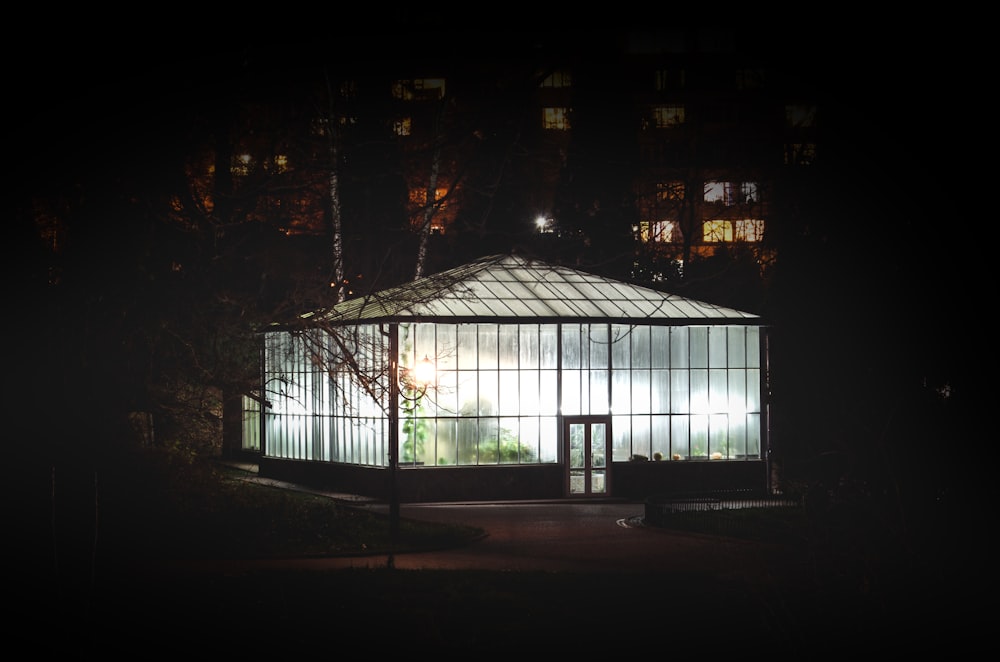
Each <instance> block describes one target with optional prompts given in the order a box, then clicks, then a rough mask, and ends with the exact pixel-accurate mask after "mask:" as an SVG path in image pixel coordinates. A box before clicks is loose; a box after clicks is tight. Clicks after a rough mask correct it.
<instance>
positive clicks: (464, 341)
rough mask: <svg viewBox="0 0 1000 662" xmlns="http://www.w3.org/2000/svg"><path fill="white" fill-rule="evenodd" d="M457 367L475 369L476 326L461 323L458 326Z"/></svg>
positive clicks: (476, 365) (476, 364) (477, 365)
mask: <svg viewBox="0 0 1000 662" xmlns="http://www.w3.org/2000/svg"><path fill="white" fill-rule="evenodd" d="M458 367H459V368H460V369H462V370H475V369H476V368H477V367H479V364H478V363H477V362H476V327H475V326H473V325H470V324H463V325H462V326H460V327H458Z"/></svg>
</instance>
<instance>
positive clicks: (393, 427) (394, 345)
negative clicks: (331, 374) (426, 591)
mask: <svg viewBox="0 0 1000 662" xmlns="http://www.w3.org/2000/svg"><path fill="white" fill-rule="evenodd" d="M388 413H389V449H388V458H387V459H388V461H389V560H388V566H389V567H390V568H392V567H395V565H396V561H395V552H396V540H397V538H398V536H399V489H398V486H397V485H396V469H397V467H398V465H399V458H398V457H397V455H398V453H399V325H398V324H396V323H395V322H394V323H392V324H390V325H389V412H388Z"/></svg>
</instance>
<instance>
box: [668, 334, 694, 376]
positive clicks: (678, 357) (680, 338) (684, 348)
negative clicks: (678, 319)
mask: <svg viewBox="0 0 1000 662" xmlns="http://www.w3.org/2000/svg"><path fill="white" fill-rule="evenodd" d="M688 335H689V334H688V330H687V327H683V326H676V327H673V326H672V327H670V367H671V368H686V367H688Z"/></svg>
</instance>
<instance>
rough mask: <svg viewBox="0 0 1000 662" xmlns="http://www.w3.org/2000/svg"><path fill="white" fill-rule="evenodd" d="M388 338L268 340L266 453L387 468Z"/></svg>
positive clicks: (289, 336) (370, 330)
mask: <svg viewBox="0 0 1000 662" xmlns="http://www.w3.org/2000/svg"><path fill="white" fill-rule="evenodd" d="M387 356H388V339H387V338H386V337H385V336H384V335H383V334H382V333H381V332H380V331H379V328H378V327H377V326H372V325H361V326H356V327H345V328H343V329H338V330H337V335H336V336H334V335H332V334H330V333H326V332H322V331H320V330H313V331H310V332H307V333H288V332H275V333H268V334H266V335H265V338H264V397H265V399H266V401H267V402H268V406H267V407H265V409H264V434H265V445H266V451H265V452H266V454H267V455H268V456H270V457H280V458H288V459H294V460H319V461H326V462H346V463H350V464H361V465H376V466H385V464H386V450H387V448H388V447H387V440H388V417H387V416H386V414H385V403H386V402H387V401H388V397H387V396H388V391H387V389H386V388H385V386H386V375H387V374H388V370H387V368H386V361H385V357H387Z"/></svg>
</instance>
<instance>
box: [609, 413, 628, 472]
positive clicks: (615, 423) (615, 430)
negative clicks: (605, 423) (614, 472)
mask: <svg viewBox="0 0 1000 662" xmlns="http://www.w3.org/2000/svg"><path fill="white" fill-rule="evenodd" d="M611 421H612V426H611V437H612V440H613V445H612V451H611V458H612V461H614V462H624V461H626V460H628V458H629V456H631V455H632V417H631V416H613V417H612V419H611Z"/></svg>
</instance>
